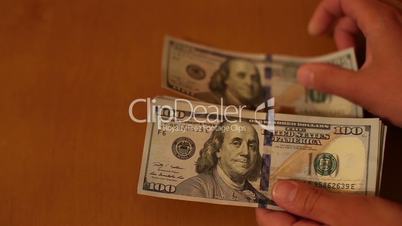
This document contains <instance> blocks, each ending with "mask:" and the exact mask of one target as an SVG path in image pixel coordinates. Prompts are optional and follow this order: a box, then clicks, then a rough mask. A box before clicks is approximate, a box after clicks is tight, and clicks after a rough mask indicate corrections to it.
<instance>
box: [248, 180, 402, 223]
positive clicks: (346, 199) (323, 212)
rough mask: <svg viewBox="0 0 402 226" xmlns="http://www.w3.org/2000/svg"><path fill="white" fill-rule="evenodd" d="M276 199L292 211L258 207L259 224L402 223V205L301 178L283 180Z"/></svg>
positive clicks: (278, 185) (275, 195)
mask: <svg viewBox="0 0 402 226" xmlns="http://www.w3.org/2000/svg"><path fill="white" fill-rule="evenodd" d="M273 199H274V201H275V202H276V203H277V204H278V205H279V206H280V207H282V208H284V209H285V210H286V211H288V212H289V213H287V212H281V211H272V210H267V209H262V208H257V209H256V219H257V223H258V225H260V226H318V225H331V226H370V225H373V226H379V225H386V226H400V225H402V207H401V206H400V205H398V204H395V203H393V202H390V201H386V200H384V199H381V198H377V197H367V196H358V195H351V194H340V193H332V192H329V191H325V190H322V189H318V188H314V187H311V186H309V185H307V184H305V183H301V182H295V181H279V182H277V183H276V184H275V186H274V189H273Z"/></svg>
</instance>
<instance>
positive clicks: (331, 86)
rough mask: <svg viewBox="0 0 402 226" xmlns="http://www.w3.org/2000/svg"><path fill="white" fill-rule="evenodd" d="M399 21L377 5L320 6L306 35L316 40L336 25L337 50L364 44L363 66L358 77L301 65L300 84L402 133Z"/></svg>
mask: <svg viewBox="0 0 402 226" xmlns="http://www.w3.org/2000/svg"><path fill="white" fill-rule="evenodd" d="M401 18H402V15H401V14H400V13H399V12H398V11H397V10H396V9H394V8H391V7H389V6H387V5H385V4H383V3H380V2H378V1H373V0H370V1H362V0H359V1H341V0H335V1H334V0H326V1H323V2H322V3H321V4H320V6H319V7H318V8H317V10H316V12H315V13H314V15H313V17H312V20H311V22H310V26H309V32H310V33H311V34H313V35H319V34H323V33H325V32H327V31H328V30H329V28H330V25H331V24H332V23H334V22H336V24H337V25H336V26H335V30H334V38H335V41H336V43H337V46H338V48H340V49H343V48H348V47H351V46H356V45H355V43H356V38H355V37H356V36H357V35H358V34H359V33H360V32H362V33H363V35H364V36H365V38H366V48H367V49H366V57H365V58H366V61H365V62H364V65H363V67H362V68H361V69H360V70H359V71H357V72H354V71H350V70H343V69H341V68H338V67H333V66H331V65H325V64H309V65H304V66H303V67H301V68H300V70H299V77H298V78H299V81H300V82H301V83H302V84H304V85H305V86H307V87H309V88H314V89H317V90H319V91H322V92H326V93H332V94H336V95H339V96H342V97H345V98H346V99H349V100H351V101H353V102H355V103H357V104H359V105H361V106H363V107H364V108H365V109H367V110H368V111H370V112H372V113H374V114H376V115H378V116H381V117H384V118H386V119H388V120H389V121H391V122H392V123H393V124H395V125H397V126H399V127H402V117H401V114H402V105H401V104H400V103H401V100H402V89H401V87H402V79H401V71H402V45H401V40H402V19H401Z"/></svg>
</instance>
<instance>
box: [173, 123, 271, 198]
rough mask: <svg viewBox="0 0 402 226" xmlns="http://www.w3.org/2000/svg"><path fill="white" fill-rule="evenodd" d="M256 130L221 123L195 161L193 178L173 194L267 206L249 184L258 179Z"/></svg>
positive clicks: (234, 124) (248, 126) (258, 165)
mask: <svg viewBox="0 0 402 226" xmlns="http://www.w3.org/2000/svg"><path fill="white" fill-rule="evenodd" d="M261 162H262V159H261V155H260V153H259V140H258V135H257V131H256V130H255V129H254V127H253V126H251V125H250V124H249V123H247V122H235V123H230V122H223V123H221V124H220V125H218V126H217V127H216V128H215V130H214V131H213V132H212V134H211V136H210V137H209V139H208V140H207V141H206V142H205V144H204V147H203V148H202V149H201V150H200V156H199V158H198V160H197V162H196V167H195V168H196V169H195V170H196V172H197V173H198V175H197V176H194V177H191V178H189V179H187V180H185V181H183V182H182V183H180V184H179V185H178V186H177V188H176V194H179V195H189V196H196V197H203V198H214V199H222V200H232V201H242V202H255V203H267V202H269V200H268V199H267V198H266V197H265V196H264V195H263V194H261V193H260V192H258V191H257V189H255V188H254V187H253V186H252V185H251V183H250V181H255V180H257V179H258V178H259V177H260V169H261Z"/></svg>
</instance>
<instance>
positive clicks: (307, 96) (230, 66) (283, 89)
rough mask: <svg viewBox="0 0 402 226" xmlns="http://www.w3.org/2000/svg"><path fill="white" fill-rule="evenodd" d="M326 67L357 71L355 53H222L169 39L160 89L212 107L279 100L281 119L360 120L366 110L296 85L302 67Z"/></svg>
mask: <svg viewBox="0 0 402 226" xmlns="http://www.w3.org/2000/svg"><path fill="white" fill-rule="evenodd" d="M308 62H323V63H331V64H336V65H339V66H340V67H343V68H346V69H350V70H357V64H356V58H355V54H354V51H353V49H347V50H342V51H338V52H335V53H332V54H328V55H324V56H320V57H313V58H301V57H290V56H285V55H266V54H245V53H239V52H231V51H225V50H219V49H215V48H211V47H207V46H203V45H199V44H195V43H191V42H187V41H183V40H179V39H175V38H171V37H167V38H166V39H165V45H164V53H163V64H162V87H164V88H166V89H169V90H172V91H175V92H178V93H181V94H184V95H186V96H187V97H191V98H195V99H199V100H202V101H206V102H209V103H215V104H219V103H221V102H222V103H223V104H224V105H231V104H233V105H246V106H249V107H251V108H253V107H256V106H258V105H259V104H260V103H261V102H262V101H264V100H266V99H268V98H270V97H275V99H276V110H277V112H282V113H291V114H301V115H316V116H332V117H362V116H363V112H362V108H361V107H360V106H358V105H356V104H354V103H352V102H350V101H348V100H346V99H344V98H341V97H338V96H334V95H329V94H325V93H321V92H318V91H315V90H309V89H305V88H304V87H303V86H301V85H300V84H298V83H297V81H296V72H297V69H298V67H299V66H300V65H302V64H304V63H308Z"/></svg>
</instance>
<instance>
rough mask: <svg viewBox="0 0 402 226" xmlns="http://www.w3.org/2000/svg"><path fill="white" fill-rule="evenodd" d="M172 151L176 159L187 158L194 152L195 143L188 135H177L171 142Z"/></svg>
mask: <svg viewBox="0 0 402 226" xmlns="http://www.w3.org/2000/svg"><path fill="white" fill-rule="evenodd" d="M172 152H173V155H174V156H176V158H178V159H182V160H186V159H189V158H191V157H192V156H193V155H194V153H195V143H194V141H193V140H191V139H190V138H188V137H179V138H177V139H176V140H175V141H174V142H173V144H172Z"/></svg>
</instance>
